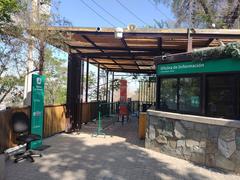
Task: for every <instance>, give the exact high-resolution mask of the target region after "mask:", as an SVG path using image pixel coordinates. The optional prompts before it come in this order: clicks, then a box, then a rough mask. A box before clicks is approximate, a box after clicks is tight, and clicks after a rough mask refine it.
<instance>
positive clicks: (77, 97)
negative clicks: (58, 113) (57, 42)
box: [67, 53, 82, 130]
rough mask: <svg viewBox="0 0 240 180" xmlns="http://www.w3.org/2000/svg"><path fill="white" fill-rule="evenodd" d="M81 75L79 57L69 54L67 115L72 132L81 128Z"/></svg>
mask: <svg viewBox="0 0 240 180" xmlns="http://www.w3.org/2000/svg"><path fill="white" fill-rule="evenodd" d="M79 58H80V59H79ZM81 74H82V61H81V57H79V56H78V55H76V54H71V53H70V54H69V59H68V82H67V115H68V117H69V118H70V121H71V124H72V130H77V129H80V128H81V108H82V104H81V102H82V93H81V82H82V80H81Z"/></svg>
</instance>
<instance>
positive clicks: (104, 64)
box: [91, 61, 153, 67]
mask: <svg viewBox="0 0 240 180" xmlns="http://www.w3.org/2000/svg"><path fill="white" fill-rule="evenodd" d="M91 64H101V65H103V66H106V65H116V64H114V63H101V62H99V61H97V62H94V63H91ZM121 65H122V66H136V64H121ZM138 66H146V67H148V66H153V64H144V65H138Z"/></svg>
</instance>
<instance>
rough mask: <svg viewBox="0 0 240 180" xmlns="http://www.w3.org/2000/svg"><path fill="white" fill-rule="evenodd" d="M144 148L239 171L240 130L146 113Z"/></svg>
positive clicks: (231, 170) (202, 163) (209, 165)
mask: <svg viewBox="0 0 240 180" xmlns="http://www.w3.org/2000/svg"><path fill="white" fill-rule="evenodd" d="M145 146H146V148H149V149H152V150H155V151H158V152H161V153H165V154H168V155H171V156H174V157H178V158H181V159H185V160H188V161H192V162H194V163H197V164H201V165H205V166H208V167H214V168H220V169H222V170H225V171H230V172H235V173H240V129H239V128H233V127H224V126H218V125H209V124H202V123H197V122H190V121H184V120H176V119H170V118H165V117H157V116H151V115H148V125H147V131H146V140H145Z"/></svg>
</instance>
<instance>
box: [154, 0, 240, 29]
mask: <svg viewBox="0 0 240 180" xmlns="http://www.w3.org/2000/svg"><path fill="white" fill-rule="evenodd" d="M154 1H155V3H156V4H158V3H164V4H165V5H167V6H169V7H170V8H171V9H172V12H173V13H174V15H175V17H176V26H183V27H186V26H187V27H189V26H191V27H194V28H212V24H213V23H214V24H215V25H216V28H236V27H237V22H238V21H239V16H240V11H239V9H240V3H239V0H168V1H167V0H154Z"/></svg>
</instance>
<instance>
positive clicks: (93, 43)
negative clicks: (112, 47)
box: [82, 35, 123, 69]
mask: <svg viewBox="0 0 240 180" xmlns="http://www.w3.org/2000/svg"><path fill="white" fill-rule="evenodd" d="M82 37H83V38H84V39H85V40H86V41H88V42H89V43H91V44H92V45H93V46H94V47H95V48H97V49H99V50H100V51H101V52H102V53H101V54H106V53H105V52H104V50H103V49H101V47H99V46H97V45H96V44H95V42H93V41H92V40H91V39H90V38H89V37H87V36H85V35H82ZM107 56H108V55H107ZM108 57H109V58H111V57H110V56H108ZM111 59H112V61H113V62H115V63H116V64H117V65H118V66H119V67H120V68H122V67H121V65H119V64H118V63H117V62H116V61H115V60H114V59H113V58H111ZM122 69H123V68H122Z"/></svg>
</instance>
